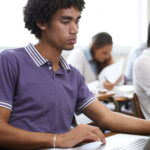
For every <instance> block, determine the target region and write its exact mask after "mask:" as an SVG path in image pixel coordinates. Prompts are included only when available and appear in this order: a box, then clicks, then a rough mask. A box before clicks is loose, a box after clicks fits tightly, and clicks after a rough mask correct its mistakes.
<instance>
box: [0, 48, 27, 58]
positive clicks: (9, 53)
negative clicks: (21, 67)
mask: <svg viewBox="0 0 150 150" xmlns="http://www.w3.org/2000/svg"><path fill="white" fill-rule="evenodd" d="M24 53H25V48H23V47H22V48H15V49H6V50H4V51H2V52H1V53H0V57H3V58H8V59H9V58H13V57H19V56H20V55H23V54H24Z"/></svg>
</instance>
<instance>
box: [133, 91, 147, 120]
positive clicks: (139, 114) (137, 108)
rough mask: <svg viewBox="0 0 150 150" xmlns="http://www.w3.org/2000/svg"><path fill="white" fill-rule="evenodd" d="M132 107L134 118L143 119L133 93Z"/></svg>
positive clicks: (136, 98)
mask: <svg viewBox="0 0 150 150" xmlns="http://www.w3.org/2000/svg"><path fill="white" fill-rule="evenodd" d="M133 107H134V112H135V116H136V117H139V118H142V119H145V117H144V115H143V113H142V111H141V108H140V104H139V100H138V97H137V95H136V93H134V95H133Z"/></svg>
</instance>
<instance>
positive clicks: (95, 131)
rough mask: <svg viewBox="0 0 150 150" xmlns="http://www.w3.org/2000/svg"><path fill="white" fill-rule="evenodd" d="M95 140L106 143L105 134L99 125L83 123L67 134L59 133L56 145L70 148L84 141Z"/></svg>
mask: <svg viewBox="0 0 150 150" xmlns="http://www.w3.org/2000/svg"><path fill="white" fill-rule="evenodd" d="M93 141H101V142H102V143H103V144H105V143H106V141H105V137H104V134H103V133H102V131H101V130H100V129H99V128H98V127H95V126H90V125H84V124H82V125H79V126H78V127H76V128H75V129H73V130H71V131H69V132H67V133H65V134H59V135H57V140H56V147H61V148H70V147H74V146H75V145H77V144H80V143H82V142H93Z"/></svg>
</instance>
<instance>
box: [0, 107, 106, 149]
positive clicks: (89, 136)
mask: <svg viewBox="0 0 150 150" xmlns="http://www.w3.org/2000/svg"><path fill="white" fill-rule="evenodd" d="M9 117H10V110H9V109H6V108H3V107H0V147H3V148H8V149H22V150H29V149H41V148H50V147H53V138H54V135H53V134H49V133H40V132H29V131H25V130H22V129H19V128H16V127H13V126H11V125H9V124H8V120H9ZM99 140H101V141H102V142H103V143H105V139H104V135H103V134H102V132H101V131H100V130H99V129H98V128H97V127H92V126H88V125H80V126H78V127H77V128H75V129H73V130H71V131H69V132H67V133H65V134H59V135H57V138H56V147H61V148H69V147H73V146H75V145H77V144H79V143H81V142H84V141H99Z"/></svg>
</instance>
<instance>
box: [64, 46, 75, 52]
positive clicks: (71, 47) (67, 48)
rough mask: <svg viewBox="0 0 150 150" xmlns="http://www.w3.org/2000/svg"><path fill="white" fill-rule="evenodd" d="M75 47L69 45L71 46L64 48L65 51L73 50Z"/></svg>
mask: <svg viewBox="0 0 150 150" xmlns="http://www.w3.org/2000/svg"><path fill="white" fill-rule="evenodd" d="M73 48H74V45H73V46H69V47H65V48H64V50H65V51H71V50H72V49H73Z"/></svg>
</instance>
